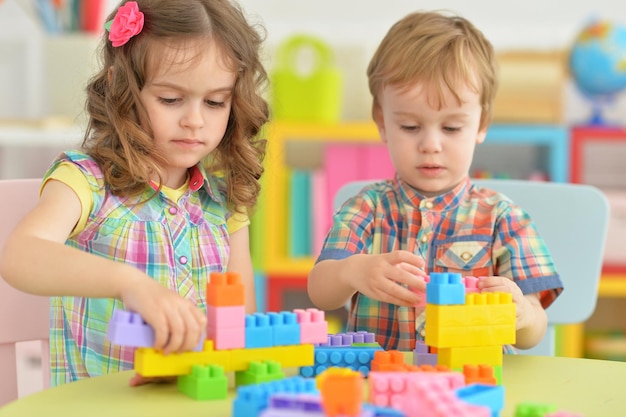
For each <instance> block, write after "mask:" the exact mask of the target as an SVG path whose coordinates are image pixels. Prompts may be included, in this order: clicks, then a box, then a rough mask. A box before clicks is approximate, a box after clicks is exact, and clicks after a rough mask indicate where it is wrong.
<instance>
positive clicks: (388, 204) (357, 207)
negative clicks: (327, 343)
mask: <svg viewBox="0 0 626 417" xmlns="http://www.w3.org/2000/svg"><path fill="white" fill-rule="evenodd" d="M395 250H408V251H411V252H413V253H417V254H420V255H422V256H423V257H424V259H425V260H426V265H427V268H426V272H427V273H428V274H430V273H432V272H458V273H461V274H462V275H463V276H476V277H478V276H488V275H500V276H505V277H509V278H510V279H512V280H513V281H515V283H517V285H518V286H519V287H520V288H521V290H522V293H524V294H531V293H539V294H540V299H541V304H542V305H543V307H544V308H546V307H548V306H549V305H550V304H551V303H552V302H553V301H554V299H555V298H556V297H557V296H558V295H559V293H560V292H561V291H562V288H563V285H562V283H561V279H560V277H559V275H558V274H557V272H556V270H555V267H554V263H553V261H552V258H551V256H550V253H549V251H548V249H547V247H546V245H545V243H544V241H543V239H542V238H541V237H540V236H539V235H538V233H537V230H536V228H535V225H534V223H533V222H532V220H531V219H530V217H529V215H528V214H527V213H526V212H524V211H523V210H522V209H521V208H520V207H518V206H516V205H514V204H513V203H512V202H511V200H509V199H508V198H507V197H506V196H504V195H502V194H499V193H496V192H495V191H492V190H488V189H484V188H479V187H477V186H475V185H473V184H472V183H471V181H470V179H469V178H468V179H467V180H466V181H464V182H462V183H461V184H459V185H458V186H457V187H456V188H455V189H453V190H451V191H450V192H448V193H445V194H442V195H439V196H437V197H430V198H426V197H424V196H422V195H420V194H419V193H418V192H416V191H415V190H414V189H413V188H412V187H410V186H409V185H408V184H406V183H404V182H403V181H402V180H400V179H399V178H397V177H396V178H395V179H393V180H388V181H383V182H378V183H374V184H371V185H368V186H367V187H365V188H364V189H363V190H362V191H361V192H360V193H359V195H357V196H355V197H353V198H351V199H350V200H348V201H347V202H346V203H345V204H344V205H343V206H342V207H341V208H340V209H339V210H338V212H337V213H335V216H334V219H333V225H332V227H331V230H330V231H329V233H328V235H327V237H326V240H325V242H324V246H323V248H322V252H321V253H320V256H319V258H318V260H317V262H320V261H323V260H325V259H344V258H347V257H348V256H351V255H354V254H367V253H369V254H377V253H387V252H391V251H395ZM423 313H424V309H423V308H419V307H417V308H414V307H400V306H396V305H392V304H388V303H383V302H379V301H376V300H373V299H370V298H368V297H366V296H364V295H363V294H360V293H357V294H355V296H354V297H353V299H352V303H351V308H350V315H349V321H348V328H347V331H357V330H366V331H368V332H373V333H375V334H377V335H378V343H380V345H381V346H382V347H383V348H385V349H398V350H412V349H414V347H415V341H416V339H418V340H423V339H424V333H423V325H424V320H425V317H424V314H423Z"/></svg>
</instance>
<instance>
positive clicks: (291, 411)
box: [259, 393, 375, 417]
mask: <svg viewBox="0 0 626 417" xmlns="http://www.w3.org/2000/svg"><path fill="white" fill-rule="evenodd" d="M259 416H260V417H325V416H326V414H325V413H324V410H323V409H322V404H321V397H320V396H319V395H314V394H288V393H278V394H274V395H272V396H271V397H270V404H269V406H268V408H266V409H265V410H264V411H263V412H262V413H261V414H260V415H259ZM374 416H375V413H374V411H373V410H371V409H368V410H363V411H362V412H361V414H359V416H358V417H374Z"/></svg>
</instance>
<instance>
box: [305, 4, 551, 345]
mask: <svg viewBox="0 0 626 417" xmlns="http://www.w3.org/2000/svg"><path fill="white" fill-rule="evenodd" d="M367 75H368V79H369V87H370V92H371V93H372V96H373V105H372V115H373V118H374V121H375V123H376V125H377V126H378V130H379V133H380V136H381V139H382V141H383V142H384V143H386V144H387V148H388V150H389V154H390V156H391V160H392V162H393V164H394V166H395V168H396V176H395V178H394V179H392V180H387V181H384V182H378V183H376V184H372V185H370V186H368V187H366V188H364V189H363V190H362V191H361V192H360V193H359V195H358V196H356V197H353V198H351V199H350V200H349V201H347V202H346V203H345V204H344V205H343V207H342V208H341V209H340V210H339V211H338V212H337V213H336V214H335V217H334V222H333V226H332V228H331V230H330V231H329V234H328V236H327V238H326V241H325V243H324V247H323V249H322V252H321V254H320V256H319V258H318V260H317V263H316V265H315V266H314V267H313V269H312V270H311V272H310V274H309V279H308V293H309V296H310V298H311V300H312V301H313V303H314V304H316V306H317V307H319V308H321V309H326V310H331V309H336V308H339V307H341V306H343V305H344V304H346V303H347V302H348V301H350V300H351V301H352V302H351V307H350V317H349V322H348V329H347V330H348V331H356V330H367V331H370V332H374V333H376V334H377V335H378V342H379V343H380V345H381V346H382V347H383V348H384V349H399V350H411V349H413V348H414V347H415V341H416V338H417V339H418V340H423V339H424V332H423V325H424V320H425V317H424V314H423V312H424V308H423V307H416V306H415V305H416V304H417V303H418V301H419V296H418V295H417V294H416V293H415V291H416V290H417V291H425V284H424V282H423V281H422V280H421V279H420V278H418V276H419V275H426V274H429V273H432V272H459V273H461V274H462V275H464V276H480V277H484V278H481V280H480V281H479V288H480V290H481V291H506V292H510V293H511V294H512V297H513V301H514V302H515V304H516V311H517V318H516V320H517V322H516V328H517V334H516V347H518V348H521V349H527V348H530V347H532V346H534V345H536V344H537V343H539V341H540V340H541V339H542V338H543V335H544V333H545V331H546V326H547V317H546V313H545V311H544V309H545V308H546V307H548V306H549V305H550V304H551V303H552V302H553V301H554V300H555V298H556V297H557V296H558V295H559V293H560V292H561V291H562V287H563V286H562V283H561V280H560V278H559V276H558V274H557V272H556V270H555V267H554V264H553V262H552V259H551V257H550V254H549V252H548V249H547V248H546V246H545V243H544V242H543V240H542V239H541V237H540V236H538V234H537V231H536V229H535V226H534V224H533V223H532V221H531V219H530V218H529V217H528V215H527V214H526V213H525V212H524V211H523V210H522V209H521V208H519V207H517V206H515V205H513V204H512V203H511V201H510V200H508V199H507V198H506V197H505V196H503V195H500V194H498V193H496V192H494V191H492V190H488V189H481V188H478V187H476V186H474V185H473V184H472V182H471V181H470V179H469V169H470V165H471V162H472V157H473V154H474V149H475V146H476V145H477V144H479V143H482V142H483V141H484V140H485V136H486V134H487V128H488V126H489V122H490V119H491V114H492V104H493V100H494V96H495V93H496V88H497V74H496V63H495V57H494V52H493V47H492V45H491V44H490V43H489V41H488V40H487V39H485V37H484V36H483V34H482V33H481V32H480V31H478V30H477V29H476V28H475V27H474V26H473V25H472V24H471V23H470V22H468V21H467V20H465V19H464V18H461V17H450V16H445V15H443V14H439V13H431V12H428V13H413V14H410V15H408V16H406V17H405V18H404V19H402V20H400V21H399V22H397V23H396V24H395V25H394V26H393V27H392V28H391V29H390V31H389V32H388V33H387V35H386V36H385V38H384V39H383V41H382V43H381V44H380V45H379V47H378V50H377V51H376V52H375V54H374V57H373V58H372V60H371V62H370V65H369V67H368V70H367Z"/></svg>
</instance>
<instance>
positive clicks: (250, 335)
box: [245, 313, 274, 349]
mask: <svg viewBox="0 0 626 417" xmlns="http://www.w3.org/2000/svg"><path fill="white" fill-rule="evenodd" d="M245 322H246V329H245V333H246V349H250V348H263V347H272V346H274V336H273V329H272V327H271V326H270V318H269V316H268V315H267V314H261V313H254V314H248V315H246V318H245Z"/></svg>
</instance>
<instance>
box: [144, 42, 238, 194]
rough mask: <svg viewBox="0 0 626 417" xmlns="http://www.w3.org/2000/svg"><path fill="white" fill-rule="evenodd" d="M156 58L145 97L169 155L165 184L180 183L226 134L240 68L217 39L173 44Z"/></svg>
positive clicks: (158, 144)
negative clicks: (181, 46)
mask: <svg viewBox="0 0 626 417" xmlns="http://www.w3.org/2000/svg"><path fill="white" fill-rule="evenodd" d="M186 46H189V45H188V44H186ZM199 51H201V52H200V53H199ZM157 62H158V63H157V65H155V66H154V68H153V71H152V74H153V75H152V76H151V77H149V78H148V79H147V80H146V84H145V86H144V87H143V89H142V90H141V93H140V99H141V101H142V103H143V105H144V106H145V108H146V110H147V112H148V116H149V118H150V124H151V126H152V131H153V134H154V143H155V145H156V147H157V149H158V150H159V151H160V152H161V154H162V155H164V157H165V158H166V160H167V164H166V166H163V167H162V169H163V170H164V174H165V178H164V185H165V186H168V187H170V188H178V187H180V186H182V185H183V184H184V182H185V181H186V178H187V169H188V168H190V167H193V166H195V165H196V164H197V163H198V162H199V161H200V160H202V159H203V158H204V157H206V156H207V155H208V154H209V153H211V152H212V151H213V150H214V149H215V148H216V147H217V145H219V143H220V141H221V140H222V138H223V137H224V133H225V132H226V126H227V124H228V118H229V115H230V108H231V100H232V95H233V89H234V86H235V79H236V72H235V71H234V70H233V69H232V68H231V66H230V65H228V63H229V61H228V59H227V57H226V55H225V54H224V53H223V52H222V49H221V47H220V46H219V45H218V44H217V42H215V41H213V40H211V41H209V44H208V45H207V44H206V42H203V43H202V44H201V45H193V46H192V47H186V48H185V49H182V50H176V51H173V50H172V51H171V52H170V53H166V54H165V56H164V59H162V60H160V61H157Z"/></svg>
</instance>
